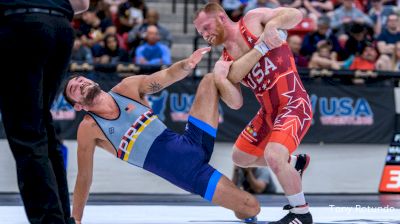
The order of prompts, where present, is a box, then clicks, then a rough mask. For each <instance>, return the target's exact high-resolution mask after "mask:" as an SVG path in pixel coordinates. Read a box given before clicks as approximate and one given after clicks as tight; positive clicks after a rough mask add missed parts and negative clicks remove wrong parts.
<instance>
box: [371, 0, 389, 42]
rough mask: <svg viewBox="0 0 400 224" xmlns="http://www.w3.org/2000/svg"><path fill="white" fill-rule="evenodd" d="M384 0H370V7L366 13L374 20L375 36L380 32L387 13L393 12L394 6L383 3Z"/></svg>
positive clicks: (387, 15)
mask: <svg viewBox="0 0 400 224" xmlns="http://www.w3.org/2000/svg"><path fill="white" fill-rule="evenodd" d="M383 1H384V0H371V6H372V7H371V9H370V10H369V12H368V14H369V17H370V18H371V19H372V21H373V22H374V24H375V25H374V33H375V37H378V36H379V35H380V34H381V31H382V26H384V25H385V24H386V22H387V19H388V17H389V15H391V14H393V13H394V12H395V8H394V7H393V6H391V5H383Z"/></svg>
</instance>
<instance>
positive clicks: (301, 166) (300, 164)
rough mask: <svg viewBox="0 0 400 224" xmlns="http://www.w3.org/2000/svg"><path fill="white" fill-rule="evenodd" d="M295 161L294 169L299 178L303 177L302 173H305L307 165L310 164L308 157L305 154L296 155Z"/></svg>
mask: <svg viewBox="0 0 400 224" xmlns="http://www.w3.org/2000/svg"><path fill="white" fill-rule="evenodd" d="M296 157H297V160H296V164H295V166H294V168H295V169H296V170H297V172H299V174H300V177H303V173H304V171H306V169H307V167H308V164H310V160H311V158H310V156H309V155H307V154H299V155H296Z"/></svg>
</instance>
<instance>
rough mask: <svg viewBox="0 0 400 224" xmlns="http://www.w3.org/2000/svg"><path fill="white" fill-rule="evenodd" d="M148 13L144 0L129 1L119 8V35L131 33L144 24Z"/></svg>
mask: <svg viewBox="0 0 400 224" xmlns="http://www.w3.org/2000/svg"><path fill="white" fill-rule="evenodd" d="M146 12H147V8H146V5H145V3H144V1H143V0H128V1H127V2H125V3H122V4H121V5H119V7H118V20H117V24H118V33H120V34H122V33H126V32H129V30H131V29H132V28H134V27H136V26H138V25H140V24H142V23H143V18H144V17H145V15H146Z"/></svg>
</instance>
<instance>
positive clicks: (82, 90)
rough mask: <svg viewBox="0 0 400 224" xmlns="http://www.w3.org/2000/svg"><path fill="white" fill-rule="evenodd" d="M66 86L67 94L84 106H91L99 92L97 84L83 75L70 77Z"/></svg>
mask: <svg viewBox="0 0 400 224" xmlns="http://www.w3.org/2000/svg"><path fill="white" fill-rule="evenodd" d="M66 88H67V89H66V94H67V96H68V97H69V98H71V99H72V100H73V101H75V102H76V103H79V104H81V105H84V106H91V105H92V104H93V101H94V99H95V98H96V96H98V95H99V94H100V92H101V89H100V86H99V84H97V83H95V82H93V81H92V80H90V79H87V78H85V77H83V76H77V77H75V78H73V79H71V80H70V81H69V82H68V84H67V87H66Z"/></svg>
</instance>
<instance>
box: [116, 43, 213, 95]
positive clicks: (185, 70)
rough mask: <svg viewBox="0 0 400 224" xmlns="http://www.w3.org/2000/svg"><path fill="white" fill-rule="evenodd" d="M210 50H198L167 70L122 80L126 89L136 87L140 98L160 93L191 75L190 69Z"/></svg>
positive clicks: (206, 48)
mask: <svg viewBox="0 0 400 224" xmlns="http://www.w3.org/2000/svg"><path fill="white" fill-rule="evenodd" d="M210 50H211V48H210V47H205V48H200V49H198V50H196V51H195V52H193V53H192V55H190V56H189V57H188V58H186V59H184V60H181V61H178V62H176V63H174V64H172V65H171V66H170V67H169V68H166V69H163V70H161V71H158V72H155V73H153V74H151V75H140V76H132V77H129V78H126V79H124V80H123V82H122V83H121V84H123V85H125V86H126V87H131V86H133V85H134V86H137V87H138V92H139V95H140V96H141V97H143V96H144V95H146V94H152V93H156V92H159V91H161V90H162V89H164V88H166V87H168V86H169V85H171V84H173V83H175V82H177V81H179V80H181V79H183V78H185V77H186V76H188V75H189V74H191V73H192V69H194V68H195V67H196V65H197V64H198V63H199V62H200V61H201V59H202V58H203V55H204V54H205V53H208V52H209V51H210Z"/></svg>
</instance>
